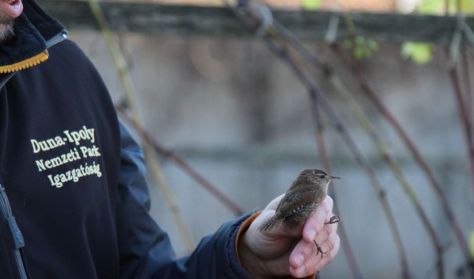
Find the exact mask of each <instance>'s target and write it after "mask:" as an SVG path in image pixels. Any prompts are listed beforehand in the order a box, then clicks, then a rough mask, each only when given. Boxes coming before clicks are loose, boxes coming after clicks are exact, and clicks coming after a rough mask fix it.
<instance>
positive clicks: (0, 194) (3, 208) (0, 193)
mask: <svg viewBox="0 0 474 279" xmlns="http://www.w3.org/2000/svg"><path fill="white" fill-rule="evenodd" d="M65 39H67V32H66V31H65V30H64V31H62V32H61V33H59V34H57V35H55V36H54V37H53V38H51V39H50V40H48V41H47V42H46V47H47V49H48V48H50V47H52V46H54V45H56V44H59V43H60V42H62V41H64V40H65ZM47 49H46V50H45V51H43V52H42V53H40V54H38V55H35V56H33V57H31V58H29V59H26V60H24V61H22V62H19V63H16V64H13V65H8V66H4V67H0V74H6V75H5V76H4V77H3V79H2V80H0V89H2V88H3V87H4V86H5V84H7V82H8V81H9V80H10V79H11V78H12V77H13V76H14V75H15V72H17V71H20V70H24V69H26V68H29V67H33V66H36V65H38V64H40V63H42V62H44V61H46V59H48V50H47ZM0 218H4V219H5V220H6V222H7V224H8V226H9V229H10V232H11V236H12V239H13V242H14V245H15V251H14V257H15V262H16V269H17V271H18V274H19V276H20V279H28V276H27V275H26V269H25V264H24V262H23V258H22V257H21V252H20V249H21V248H22V247H24V246H25V241H24V239H23V235H22V234H21V231H20V228H19V227H18V224H17V223H16V220H15V217H14V216H13V212H12V209H11V207H10V203H9V202H8V197H7V193H6V192H5V188H4V187H3V186H2V185H1V184H0Z"/></svg>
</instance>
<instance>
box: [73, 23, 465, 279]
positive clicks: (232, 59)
mask: <svg viewBox="0 0 474 279" xmlns="http://www.w3.org/2000/svg"><path fill="white" fill-rule="evenodd" d="M72 38H73V39H74V40H75V41H77V42H78V43H79V45H80V46H81V47H82V48H83V49H84V51H85V52H86V53H87V54H88V55H89V57H90V58H91V59H92V61H93V62H94V63H95V65H96V66H97V67H98V69H99V71H100V73H101V74H102V76H103V78H104V80H105V82H106V83H107V86H108V87H109V89H110V91H111V94H112V96H113V99H114V100H115V101H118V100H119V99H120V96H121V89H120V83H119V81H118V79H117V78H116V73H115V71H114V67H113V64H112V62H111V57H110V55H109V54H108V52H107V50H106V48H105V47H104V43H103V41H102V40H101V38H100V36H99V35H98V34H96V33H84V32H73V33H72ZM121 43H122V46H123V47H124V50H125V53H126V56H127V59H128V61H129V63H130V67H131V74H132V76H133V79H134V84H135V87H136V91H137V93H138V97H139V105H140V108H141V112H142V115H143V119H144V123H145V126H146V128H147V129H148V130H149V131H150V132H151V133H152V134H153V135H154V136H155V137H156V138H157V139H158V140H159V141H160V142H161V143H163V144H164V145H165V146H167V147H169V148H171V149H173V150H175V151H176V152H177V153H178V154H180V155H182V156H183V157H185V158H186V159H187V160H188V161H189V162H190V164H191V165H192V166H193V167H194V168H196V169H197V170H198V171H199V172H200V173H201V174H203V175H204V176H205V177H206V178H208V179H209V180H210V181H211V182H213V183H214V184H216V185H218V187H219V188H220V189H221V190H222V191H223V192H225V193H226V194H228V195H229V196H231V197H232V198H233V199H234V200H235V201H237V202H238V203H239V204H240V205H241V206H242V207H243V208H245V209H246V210H251V209H254V208H259V207H263V206H264V205H265V204H266V203H267V202H269V201H270V200H271V199H272V198H273V197H275V196H277V195H279V194H281V193H283V192H284V191H285V189H286V188H287V187H288V186H289V184H290V183H291V181H292V179H293V178H294V177H295V175H296V174H297V173H298V172H299V171H300V170H301V169H303V168H308V167H321V166H322V164H321V162H320V160H319V156H318V154H317V147H316V144H315V138H314V129H313V123H312V120H311V110H310V103H309V101H308V97H307V94H306V92H305V90H304V88H303V87H302V86H301V84H300V83H299V82H298V81H297V80H296V79H295V78H294V77H293V75H292V73H291V72H290V70H289V68H288V67H287V66H286V65H285V64H283V63H281V62H280V61H278V60H277V59H276V58H275V57H274V56H273V55H271V54H270V53H269V52H268V51H267V49H266V48H265V46H264V45H262V43H261V42H260V41H249V40H245V41H243V40H235V39H234V40H229V39H227V40H224V39H203V38H172V37H153V36H140V35H133V34H125V35H124V36H123V37H122V41H121ZM310 47H311V48H312V49H313V50H314V51H315V52H316V53H318V55H319V56H321V57H324V58H325V59H327V60H328V61H330V62H331V63H334V64H335V65H337V68H338V70H339V71H340V72H341V73H342V74H341V75H342V76H343V77H344V80H345V81H347V85H348V86H349V88H350V90H351V93H353V94H355V95H356V96H359V97H358V98H360V96H361V95H360V94H359V92H358V90H357V85H356V82H355V81H351V79H350V77H348V76H347V71H346V69H345V67H344V66H343V65H341V64H340V63H339V62H338V59H337V57H334V56H333V55H332V54H331V53H330V51H329V50H328V49H327V48H325V47H324V46H321V45H315V46H310ZM381 49H382V50H381V51H379V52H378V53H376V54H375V55H374V56H373V57H372V58H371V59H370V60H369V61H367V62H365V63H364V64H363V67H362V70H363V71H364V72H365V73H366V74H367V76H368V78H369V80H370V81H371V82H372V84H373V86H374V88H375V89H376V90H377V91H378V93H379V96H380V97H381V98H382V99H383V101H384V103H385V104H386V105H387V106H388V107H389V108H390V110H391V112H392V113H393V114H394V115H395V116H396V117H397V118H398V119H399V120H400V122H401V124H402V126H403V127H404V128H405V129H406V130H407V132H408V134H409V135H410V136H411V137H412V138H413V139H414V141H415V143H416V145H417V146H418V148H419V149H420V151H421V152H422V154H423V155H424V156H425V158H426V159H427V161H428V162H429V164H430V166H431V167H432V168H433V170H434V172H435V175H436V177H437V179H438V180H439V181H440V182H441V183H442V185H443V187H444V191H445V192H446V194H447V195H448V198H449V200H450V201H451V204H452V205H453V207H454V210H455V213H456V216H457V217H458V218H459V219H460V220H461V222H462V227H463V229H464V231H465V233H466V234H467V233H468V232H469V231H471V230H473V229H474V218H472V217H473V210H474V206H473V193H472V189H471V188H470V184H469V183H470V177H469V175H468V164H467V156H466V155H465V154H466V151H465V150H466V148H465V145H464V138H463V134H462V130H461V127H460V124H459V118H458V112H457V108H456V104H455V102H454V98H453V94H452V91H451V90H452V88H451V85H450V81H449V79H448V76H447V74H446V66H445V62H444V61H443V59H442V58H441V55H437V58H435V60H434V61H432V62H431V63H429V64H427V65H423V66H416V65H414V64H412V63H411V62H410V61H404V60H403V59H402V58H401V57H400V54H399V48H398V46H388V45H382V46H381ZM437 54H440V52H437ZM315 75H319V76H320V73H315ZM320 81H321V83H322V84H324V80H323V79H322V78H321V77H320ZM326 89H327V88H326ZM327 90H328V89H327ZM327 93H328V94H327V95H328V96H329V97H330V98H331V99H332V100H333V104H334V106H335V107H336V109H337V111H338V112H339V113H340V114H341V115H342V116H343V117H344V119H345V121H346V124H347V125H348V127H349V128H350V131H351V133H352V135H353V136H354V138H355V139H356V142H357V144H358V146H359V147H360V148H361V150H362V152H363V154H364V156H366V157H367V158H369V160H370V161H371V164H372V166H373V168H374V169H375V171H376V173H377V176H378V177H379V179H380V180H381V182H382V185H383V187H384V189H385V190H386V191H387V197H388V200H389V203H390V206H391V207H392V209H393V211H394V213H395V214H396V217H397V218H396V219H397V224H398V225H399V226H400V229H401V233H402V240H403V244H404V246H405V248H406V250H407V253H408V258H409V260H410V269H411V272H412V273H413V275H414V278H433V277H434V273H432V272H430V271H432V270H433V268H434V262H435V255H434V250H433V248H432V246H431V242H430V240H429V237H428V235H427V233H426V230H425V228H424V227H423V226H422V225H421V224H420V221H419V218H418V216H417V215H416V214H415V212H414V209H413V206H412V205H411V204H410V203H409V202H408V200H407V198H406V195H405V194H404V192H403V191H402V190H401V187H400V186H399V185H398V184H397V181H396V179H395V177H394V176H393V174H392V173H391V172H390V170H389V169H388V168H387V166H386V165H385V164H384V163H383V162H382V161H381V160H380V158H379V157H378V155H377V150H376V148H375V145H374V144H373V143H372V142H371V141H370V139H369V138H368V137H367V136H366V135H365V133H364V131H363V129H361V128H360V126H359V125H358V124H357V122H356V121H355V120H354V117H353V116H352V115H351V113H350V109H349V108H348V107H347V102H345V101H344V100H343V99H341V98H340V97H337V96H336V95H335V93H334V92H333V91H332V90H328V91H327ZM360 100H361V101H362V102H363V103H364V104H365V105H364V110H365V111H367V112H368V113H369V115H370V117H371V119H372V120H373V122H374V125H376V127H377V129H378V130H379V131H380V132H381V134H382V135H383V138H384V139H385V140H386V142H387V144H388V146H389V147H390V151H391V152H392V153H393V154H394V156H395V157H396V158H397V160H398V161H399V162H400V163H401V164H402V167H403V171H404V174H405V175H406V176H407V178H408V179H409V180H410V181H411V182H412V185H413V187H414V189H415V191H416V193H417V194H418V195H419V199H420V200H421V203H422V205H423V207H424V208H425V210H426V211H427V213H428V215H429V218H430V220H431V222H432V223H433V224H434V226H435V228H436V232H437V234H438V236H439V238H440V239H441V240H442V242H443V244H445V245H448V247H449V248H448V249H447V251H446V253H445V254H444V259H445V262H446V264H447V266H448V268H447V269H448V273H447V277H448V278H453V277H454V270H455V269H456V268H457V267H458V266H459V265H460V264H461V263H462V260H463V259H462V257H461V252H460V250H459V247H458V246H457V242H456V240H455V238H454V235H453V233H452V230H451V229H450V228H449V225H448V223H447V220H446V218H445V216H444V214H443V211H442V210H441V207H440V203H439V199H438V198H437V196H436V195H435V194H434V193H433V191H432V190H431V188H430V186H429V184H428V183H427V180H426V179H425V177H424V176H423V174H422V172H421V171H420V169H419V167H418V166H417V165H416V164H414V162H413V160H412V158H411V157H410V155H409V153H408V152H407V151H406V150H405V149H404V147H403V145H402V144H401V143H400V141H399V140H398V138H397V137H396V136H395V134H394V133H393V131H392V129H391V128H390V127H389V126H388V125H387V123H386V122H385V121H384V120H383V119H382V117H381V116H380V115H379V114H378V113H377V111H376V110H375V109H374V108H373V107H372V106H370V104H369V102H367V100H365V99H364V98H360ZM323 121H324V122H325V123H326V124H327V123H329V121H328V119H326V118H324V119H323ZM327 143H328V148H329V154H330V156H331V158H332V162H333V173H334V174H336V175H338V176H341V177H342V178H343V179H342V180H340V181H338V183H337V184H336V186H335V190H336V193H337V203H338V205H339V207H340V210H341V216H342V220H343V222H344V225H345V226H346V229H347V231H348V236H349V240H350V243H351V245H352V247H353V249H354V252H355V254H356V256H357V261H358V263H359V264H360V266H361V267H362V271H363V274H364V275H365V277H366V278H399V277H400V267H399V262H398V255H397V252H396V249H395V246H394V241H393V240H392V239H393V238H392V237H391V234H390V231H389V229H388V224H387V221H386V218H385V216H384V213H383V211H382V209H381V206H380V203H379V202H378V200H377V198H376V194H375V192H374V191H373V190H372V186H371V184H370V182H369V180H368V178H367V176H366V175H365V173H364V171H363V169H361V168H360V167H359V166H358V165H357V164H355V162H354V160H353V158H352V156H351V153H350V152H349V150H348V149H347V147H346V146H345V144H344V142H343V141H341V139H340V137H339V136H338V135H337V133H336V132H335V131H334V130H333V129H331V128H328V132H327ZM162 167H163V169H164V172H165V176H166V178H167V180H168V181H169V183H170V184H171V185H172V187H173V191H174V195H175V197H176V200H177V201H178V202H179V204H180V209H181V211H182V214H183V215H184V217H185V219H186V221H187V223H188V225H189V228H190V231H191V233H192V239H193V241H194V243H195V244H197V243H198V241H199V239H200V238H201V237H202V236H204V235H206V234H209V233H212V232H213V231H215V230H216V229H217V228H218V227H219V225H220V224H222V223H223V222H224V221H225V220H228V219H230V218H232V213H231V212H230V211H229V210H227V209H226V208H225V207H223V206H222V205H221V204H219V203H218V202H217V201H216V200H214V199H213V198H212V197H211V196H210V195H209V194H208V193H207V192H206V191H205V190H203V189H201V188H200V187H199V186H198V185H197V184H196V183H195V182H194V181H193V180H191V179H190V178H189V177H188V176H186V175H185V174H184V173H183V172H182V171H181V170H180V169H179V168H177V167H176V166H175V165H173V164H172V163H171V162H169V161H162ZM151 193H152V198H153V205H152V214H153V216H154V217H155V218H156V220H157V221H158V222H159V223H160V225H161V226H162V227H164V228H165V229H166V230H167V231H168V232H169V233H170V236H171V239H172V241H173V244H174V246H175V248H176V251H177V253H178V255H185V254H186V253H187V252H186V250H185V248H184V246H183V245H182V240H181V239H180V235H179V233H178V231H177V228H176V225H175V222H174V220H173V218H172V215H171V213H170V210H169V207H168V206H167V205H166V203H165V201H164V199H163V196H162V194H161V193H160V192H159V190H158V188H157V187H153V186H152V187H151ZM349 272H350V271H349V269H348V267H347V262H346V259H345V257H344V254H343V251H342V250H341V252H340V253H339V255H338V256H337V258H336V259H335V261H334V262H333V263H332V264H331V265H330V266H329V267H328V268H327V269H326V270H324V271H323V275H324V276H325V277H324V278H350V277H351V276H350V275H349Z"/></svg>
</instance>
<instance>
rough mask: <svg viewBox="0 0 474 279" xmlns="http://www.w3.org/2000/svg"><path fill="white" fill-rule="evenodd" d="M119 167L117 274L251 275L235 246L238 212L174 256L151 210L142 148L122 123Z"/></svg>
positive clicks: (239, 219)
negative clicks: (182, 255)
mask: <svg viewBox="0 0 474 279" xmlns="http://www.w3.org/2000/svg"><path fill="white" fill-rule="evenodd" d="M120 134H121V167H120V177H119V186H118V187H119V189H118V199H117V236H118V242H119V253H120V277H121V278H144V279H145V278H146V279H147V278H163V279H167V278H173V279H178V278H196V279H197V278H206V279H213V278H215V279H217V278H229V279H232V278H250V276H249V275H248V274H247V272H246V271H245V270H244V269H243V268H242V267H241V265H240V263H239V261H238V259H237V253H236V248H235V243H236V237H237V232H238V229H239V226H240V224H241V223H242V222H243V221H244V220H245V219H246V218H248V215H246V216H242V217H241V218H238V219H236V220H233V221H229V222H227V223H225V224H224V225H222V226H221V227H220V228H219V229H218V230H217V232H215V233H214V234H213V235H210V236H207V237H205V238H203V239H202V240H201V242H200V243H199V245H198V246H197V248H196V249H195V251H194V252H193V253H192V254H191V255H190V256H189V257H186V258H182V259H178V260H177V259H175V255H174V251H173V248H172V246H171V243H170V240H169V238H168V235H167V234H166V233H165V232H164V231H163V230H162V229H161V228H160V227H159V226H158V225H157V224H156V223H155V221H154V220H153V219H152V217H151V216H150V214H149V209H150V197H149V193H148V189H147V184H146V180H145V171H146V170H145V164H144V160H143V155H142V152H141V149H140V147H139V146H138V145H137V143H136V142H135V141H134V140H133V139H132V137H131V136H130V134H129V133H128V131H127V130H126V128H125V127H124V126H123V125H122V124H121V125H120Z"/></svg>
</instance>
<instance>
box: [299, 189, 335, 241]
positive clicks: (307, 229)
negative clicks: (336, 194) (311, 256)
mask: <svg viewBox="0 0 474 279" xmlns="http://www.w3.org/2000/svg"><path fill="white" fill-rule="evenodd" d="M332 207H333V200H332V198H331V197H330V196H326V198H325V199H324V200H323V202H322V203H321V204H320V205H319V206H318V208H316V210H315V211H314V212H313V214H311V216H310V217H309V218H308V220H307V221H306V224H305V225H304V228H303V238H304V239H305V240H306V241H308V242H312V241H313V240H314V238H315V236H316V234H317V233H319V232H320V231H321V230H322V228H323V227H324V223H325V222H326V220H329V216H332Z"/></svg>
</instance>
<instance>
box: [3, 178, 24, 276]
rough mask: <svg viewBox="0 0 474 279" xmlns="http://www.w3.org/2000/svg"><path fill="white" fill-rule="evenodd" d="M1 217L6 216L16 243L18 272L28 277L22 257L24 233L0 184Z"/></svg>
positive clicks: (15, 254) (15, 253) (15, 252)
mask: <svg viewBox="0 0 474 279" xmlns="http://www.w3.org/2000/svg"><path fill="white" fill-rule="evenodd" d="M0 217H1V218H4V219H5V221H6V222H7V224H8V226H9V229H10V233H11V237H12V239H13V242H14V244H15V251H14V256H15V262H16V267H17V270H18V274H19V275H20V278H21V279H27V278H28V277H27V276H26V270H25V265H24V264H23V259H22V257H21V253H20V248H22V247H24V246H25V241H24V239H23V235H22V234H21V231H20V229H19V228H18V224H17V223H16V220H15V217H14V216H13V212H12V209H11V207H10V203H9V202H8V198H7V193H6V192H5V188H3V186H2V185H0Z"/></svg>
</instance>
